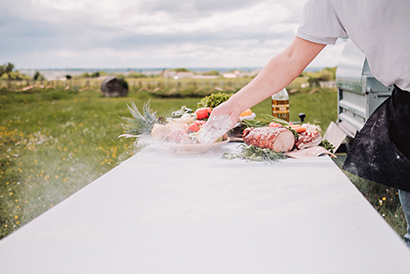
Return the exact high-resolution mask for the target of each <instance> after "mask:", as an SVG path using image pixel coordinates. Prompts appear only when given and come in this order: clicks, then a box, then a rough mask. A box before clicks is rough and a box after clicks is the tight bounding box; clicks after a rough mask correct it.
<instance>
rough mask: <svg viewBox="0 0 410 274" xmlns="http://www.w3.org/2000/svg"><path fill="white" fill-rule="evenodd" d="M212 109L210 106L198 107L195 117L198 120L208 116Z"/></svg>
mask: <svg viewBox="0 0 410 274" xmlns="http://www.w3.org/2000/svg"><path fill="white" fill-rule="evenodd" d="M211 112H212V109H211V108H198V109H197V110H196V111H195V114H196V117H197V118H198V119H199V120H202V119H205V118H208V117H209V116H210V115H211Z"/></svg>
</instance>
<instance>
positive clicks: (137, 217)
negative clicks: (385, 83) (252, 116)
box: [0, 143, 410, 274]
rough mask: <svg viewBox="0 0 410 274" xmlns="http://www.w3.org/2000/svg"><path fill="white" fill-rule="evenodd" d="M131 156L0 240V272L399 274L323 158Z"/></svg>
mask: <svg viewBox="0 0 410 274" xmlns="http://www.w3.org/2000/svg"><path fill="white" fill-rule="evenodd" d="M236 146H237V144H235V143H234V144H232V143H230V144H227V145H224V146H222V147H220V148H219V149H217V150H215V151H214V152H212V153H206V154H201V155H176V156H175V155H172V154H171V155H169V154H167V153H166V150H159V151H157V150H154V151H153V152H149V151H145V152H141V153H139V154H137V155H135V156H134V157H132V158H130V159H129V160H127V161H125V162H124V163H122V164H121V165H119V166H118V167H116V168H114V169H113V170H111V171H110V172H108V173H107V174H105V175H104V176H102V177H100V178H99V179H97V180H96V181H94V182H93V183H91V184H90V185H88V186H87V187H85V188H84V189H82V190H81V191H79V192H77V193H76V194H74V195H72V196H71V197H69V198H68V199H66V200H65V201H63V202H61V203H60V204H58V205H57V206H55V207H54V208H52V209H50V210H49V211H47V212H46V213H44V214H42V215H41V216H39V217H38V218H36V219H34V220H33V221H31V222H29V223H28V224H26V225H24V226H23V227H21V228H20V229H19V230H17V231H16V232H14V233H12V234H11V235H9V236H8V237H6V238H4V239H3V240H1V241H0V273H16V274H17V273H30V274H37V273H38V274H46V273H53V274H54V273H59V274H63V273H75V274H80V273H87V274H89V273H98V274H102V273H110V274H111V273H115V274H119V273H138V274H143V273H167V274H168V273H176V274H183V273H189V274H192V273H195V274H198V273H207V274H209V273H224V274H226V273H234V274H240V273H252V274H259V273H292V274H293V273H324V274H330V273H332V274H334V273H343V274H346V273H361V274H362V273H383V274H384V273H395V274H398V273H410V250H409V249H408V248H407V247H406V246H405V245H404V243H403V242H402V240H401V239H400V238H399V236H397V234H396V233H395V232H394V231H393V230H392V229H391V228H390V226H389V225H388V224H387V223H386V222H385V221H384V220H383V218H382V217H381V216H380V215H379V214H378V213H377V212H376V211H375V210H374V209H373V208H372V206H371V205H370V204H369V203H368V202H367V201H366V200H365V199H364V198H363V197H362V195H361V194H360V193H359V192H358V191H357V190H356V188H355V187H354V186H353V185H352V184H351V183H350V181H349V180H348V179H347V178H346V177H345V176H344V174H343V173H342V172H341V171H340V170H339V168H338V167H337V166H336V165H335V164H334V163H333V162H332V160H331V159H330V158H328V157H327V156H323V157H319V158H314V159H309V160H293V159H287V160H282V161H281V162H278V163H275V164H263V163H251V162H245V161H242V160H239V159H235V160H224V159H220V156H221V155H222V153H223V152H225V151H232V150H233V149H235V148H236Z"/></svg>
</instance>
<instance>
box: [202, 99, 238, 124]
mask: <svg viewBox="0 0 410 274" xmlns="http://www.w3.org/2000/svg"><path fill="white" fill-rule="evenodd" d="M241 112H242V111H241V110H240V109H239V107H238V106H236V105H235V104H233V103H231V101H230V100H228V101H226V102H224V103H222V104H220V105H219V106H217V107H216V108H214V109H213V110H212V113H211V116H210V117H209V120H210V121H212V120H214V119H216V117H217V116H219V115H222V116H229V118H230V123H229V128H233V127H235V125H236V124H237V123H238V122H239V116H240V114H241Z"/></svg>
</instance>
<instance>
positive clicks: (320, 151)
mask: <svg viewBox="0 0 410 274" xmlns="http://www.w3.org/2000/svg"><path fill="white" fill-rule="evenodd" d="M285 155H286V156H288V157H291V158H295V159H309V158H314V157H318V156H321V155H330V156H332V157H333V158H337V157H336V155H334V154H333V153H331V152H329V151H328V150H327V149H325V148H324V147H321V146H313V147H310V148H306V149H302V150H294V151H291V152H287V153H285Z"/></svg>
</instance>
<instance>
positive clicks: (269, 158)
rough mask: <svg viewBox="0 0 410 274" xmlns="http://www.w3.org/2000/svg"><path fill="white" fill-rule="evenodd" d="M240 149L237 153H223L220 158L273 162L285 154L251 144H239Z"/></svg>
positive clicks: (282, 157)
mask: <svg viewBox="0 0 410 274" xmlns="http://www.w3.org/2000/svg"><path fill="white" fill-rule="evenodd" d="M239 147H240V148H241V151H240V152H239V153H224V154H223V155H222V159H228V160H231V159H235V158H238V159H242V160H245V161H254V162H264V163H274V162H277V161H278V160H280V159H285V158H286V156H285V155H283V153H282V152H275V151H273V150H271V149H268V148H260V147H256V146H253V145H249V146H248V145H245V144H241V145H239Z"/></svg>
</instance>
